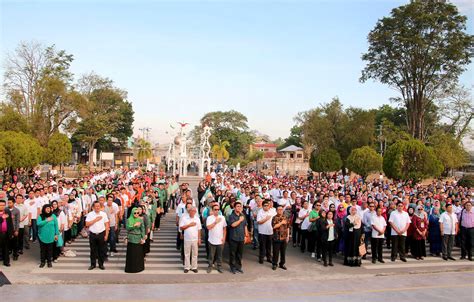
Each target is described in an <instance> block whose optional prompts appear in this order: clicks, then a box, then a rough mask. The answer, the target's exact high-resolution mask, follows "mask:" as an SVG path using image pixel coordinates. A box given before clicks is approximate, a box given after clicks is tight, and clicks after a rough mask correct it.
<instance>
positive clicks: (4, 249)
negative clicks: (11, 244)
mask: <svg viewBox="0 0 474 302" xmlns="http://www.w3.org/2000/svg"><path fill="white" fill-rule="evenodd" d="M8 241H9V240H8V235H7V233H0V253H1V254H2V257H3V264H10V254H9V252H8Z"/></svg>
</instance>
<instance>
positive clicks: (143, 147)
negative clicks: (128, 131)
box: [136, 138, 153, 162]
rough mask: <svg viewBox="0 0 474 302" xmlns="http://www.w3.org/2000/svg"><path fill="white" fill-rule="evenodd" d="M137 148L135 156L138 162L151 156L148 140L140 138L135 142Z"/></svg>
mask: <svg viewBox="0 0 474 302" xmlns="http://www.w3.org/2000/svg"><path fill="white" fill-rule="evenodd" d="M136 148H137V158H138V161H139V162H143V161H146V160H147V159H149V158H151V157H152V156H153V151H152V150H151V144H150V142H147V141H146V140H145V139H143V138H140V139H138V141H137V143H136Z"/></svg>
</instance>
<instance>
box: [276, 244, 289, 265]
mask: <svg viewBox="0 0 474 302" xmlns="http://www.w3.org/2000/svg"><path fill="white" fill-rule="evenodd" d="M286 246H287V244H286V241H285V240H273V259H272V264H273V265H277V264H278V265H280V266H283V265H285V262H286V257H285V255H286ZM278 258H280V263H278Z"/></svg>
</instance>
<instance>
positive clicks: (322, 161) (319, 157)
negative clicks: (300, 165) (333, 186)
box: [309, 149, 342, 172]
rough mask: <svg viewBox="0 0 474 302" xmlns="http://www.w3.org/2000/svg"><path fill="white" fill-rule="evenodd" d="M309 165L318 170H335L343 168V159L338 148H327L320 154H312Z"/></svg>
mask: <svg viewBox="0 0 474 302" xmlns="http://www.w3.org/2000/svg"><path fill="white" fill-rule="evenodd" d="M309 166H310V168H311V170H313V171H316V172H335V171H339V170H340V169H341V167H342V159H341V156H340V155H339V153H338V152H337V151H336V150H334V149H325V150H323V151H321V152H319V153H318V154H316V153H314V152H313V153H312V154H311V158H310V160H309Z"/></svg>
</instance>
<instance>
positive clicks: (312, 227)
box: [308, 222, 318, 232]
mask: <svg viewBox="0 0 474 302" xmlns="http://www.w3.org/2000/svg"><path fill="white" fill-rule="evenodd" d="M317 230H318V226H317V225H316V222H311V224H310V225H309V227H308V232H316V231H317Z"/></svg>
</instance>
